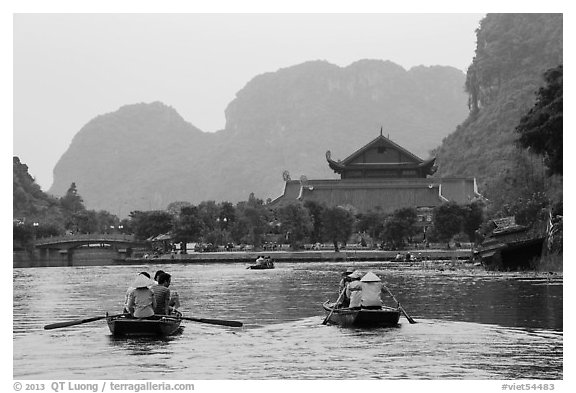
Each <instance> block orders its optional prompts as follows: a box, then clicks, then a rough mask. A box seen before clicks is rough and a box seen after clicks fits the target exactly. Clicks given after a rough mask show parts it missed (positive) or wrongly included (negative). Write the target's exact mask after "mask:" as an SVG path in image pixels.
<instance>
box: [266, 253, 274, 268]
mask: <svg viewBox="0 0 576 393" xmlns="http://www.w3.org/2000/svg"><path fill="white" fill-rule="evenodd" d="M264 266H266V267H273V266H274V264H273V263H272V258H270V255H266V256H265V257H264Z"/></svg>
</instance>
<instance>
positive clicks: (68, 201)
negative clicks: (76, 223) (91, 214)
mask: <svg viewBox="0 0 576 393" xmlns="http://www.w3.org/2000/svg"><path fill="white" fill-rule="evenodd" d="M60 205H61V206H62V208H64V210H67V211H68V212H70V213H77V212H79V211H81V210H86V208H85V207H84V201H83V200H82V197H81V196H80V195H79V194H78V190H77V189H76V183H72V184H71V185H70V188H68V191H66V195H64V196H63V197H62V198H60Z"/></svg>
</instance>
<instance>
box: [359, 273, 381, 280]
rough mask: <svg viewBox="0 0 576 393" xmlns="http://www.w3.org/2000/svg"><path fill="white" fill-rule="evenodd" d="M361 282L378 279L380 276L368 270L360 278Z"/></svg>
mask: <svg viewBox="0 0 576 393" xmlns="http://www.w3.org/2000/svg"><path fill="white" fill-rule="evenodd" d="M360 281H362V282H374V281H380V278H379V277H378V276H377V275H375V274H374V273H372V272H368V273H366V275H365V276H364V277H362V279H361V280H360Z"/></svg>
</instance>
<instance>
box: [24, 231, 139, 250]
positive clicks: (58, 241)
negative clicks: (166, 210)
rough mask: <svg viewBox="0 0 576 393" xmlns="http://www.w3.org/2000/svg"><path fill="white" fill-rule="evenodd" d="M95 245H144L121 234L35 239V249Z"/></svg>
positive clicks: (133, 238)
mask: <svg viewBox="0 0 576 393" xmlns="http://www.w3.org/2000/svg"><path fill="white" fill-rule="evenodd" d="M97 244H101V245H103V244H109V245H110V246H115V247H116V248H121V247H134V246H141V245H143V244H144V243H143V242H141V241H137V240H136V238H135V237H134V235H125V234H122V233H89V234H81V235H65V236H53V237H44V238H40V239H36V242H35V247H36V248H52V249H60V250H69V249H71V248H77V247H80V246H85V245H97Z"/></svg>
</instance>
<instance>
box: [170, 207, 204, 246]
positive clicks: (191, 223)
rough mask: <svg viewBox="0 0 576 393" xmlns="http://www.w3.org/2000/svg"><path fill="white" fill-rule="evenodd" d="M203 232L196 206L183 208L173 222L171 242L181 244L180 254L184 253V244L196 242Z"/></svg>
mask: <svg viewBox="0 0 576 393" xmlns="http://www.w3.org/2000/svg"><path fill="white" fill-rule="evenodd" d="M203 231H204V221H203V220H202V218H201V217H200V212H199V210H198V208H197V207H196V206H193V205H191V206H184V207H182V209H181V210H180V214H179V215H178V217H177V218H176V220H175V221H174V226H173V235H174V238H173V240H174V241H175V242H176V243H181V244H182V248H181V250H182V253H184V254H185V253H186V251H187V250H186V243H188V242H190V241H194V240H198V239H199V237H200V236H201V234H202V233H203Z"/></svg>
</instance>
